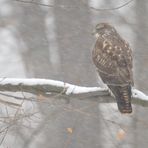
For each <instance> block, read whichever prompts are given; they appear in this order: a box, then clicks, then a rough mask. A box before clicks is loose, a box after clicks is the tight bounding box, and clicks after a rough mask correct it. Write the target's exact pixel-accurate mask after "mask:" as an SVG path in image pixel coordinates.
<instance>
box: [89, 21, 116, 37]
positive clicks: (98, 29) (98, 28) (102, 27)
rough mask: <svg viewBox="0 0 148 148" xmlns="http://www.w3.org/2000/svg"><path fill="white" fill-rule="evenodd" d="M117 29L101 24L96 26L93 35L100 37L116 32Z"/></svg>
mask: <svg viewBox="0 0 148 148" xmlns="http://www.w3.org/2000/svg"><path fill="white" fill-rule="evenodd" d="M115 31H116V30H115V28H114V27H113V26H111V25H110V24H108V23H99V24H97V25H96V27H95V29H94V31H93V33H92V34H93V35H95V36H96V37H98V36H99V35H100V34H104V33H110V32H115Z"/></svg>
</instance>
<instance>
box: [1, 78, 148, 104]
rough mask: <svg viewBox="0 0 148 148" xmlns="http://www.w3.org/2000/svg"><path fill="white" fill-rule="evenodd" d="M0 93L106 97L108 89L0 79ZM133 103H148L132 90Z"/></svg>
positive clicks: (52, 81) (40, 80)
mask: <svg viewBox="0 0 148 148" xmlns="http://www.w3.org/2000/svg"><path fill="white" fill-rule="evenodd" d="M0 91H11V92H19V91H20V92H21V91H22V92H29V93H33V94H46V95H47V94H52V93H54V94H59V93H60V94H63V95H69V96H71V95H88V96H108V95H109V94H110V93H109V91H108V89H106V88H101V87H83V86H77V85H72V84H69V83H65V82H62V81H56V80H49V79H18V78H0ZM132 93H133V98H135V99H134V102H137V101H148V96H147V95H145V94H144V93H143V92H141V91H139V90H137V89H134V88H133V89H132Z"/></svg>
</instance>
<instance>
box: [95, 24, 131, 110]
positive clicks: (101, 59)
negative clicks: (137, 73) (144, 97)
mask: <svg viewBox="0 0 148 148" xmlns="http://www.w3.org/2000/svg"><path fill="white" fill-rule="evenodd" d="M94 34H95V36H96V43H95V46H94V48H93V51H92V59H93V62H94V64H95V66H96V68H97V72H98V73H99V75H100V77H101V79H102V80H103V82H104V83H105V84H107V86H108V88H109V89H110V90H111V92H112V93H113V95H114V96H115V98H116V101H117V106H118V109H119V111H120V112H121V113H131V112H132V106H131V95H132V93H131V86H132V85H133V72H132V67H133V64H132V50H131V48H130V47H129V44H128V43H127V42H126V41H125V40H124V39H122V38H121V36H120V35H119V34H118V33H117V31H116V29H115V28H114V27H113V26H111V25H110V24H108V23H100V24H97V25H96V28H95V32H94Z"/></svg>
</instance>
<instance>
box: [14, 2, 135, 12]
mask: <svg viewBox="0 0 148 148" xmlns="http://www.w3.org/2000/svg"><path fill="white" fill-rule="evenodd" d="M13 1H17V2H22V3H26V4H34V5H39V6H44V7H49V8H62V9H65V8H66V9H67V8H76V9H81V8H80V7H77V6H66V5H56V6H55V5H52V4H44V3H39V2H35V1H25V0H13ZM133 1H134V0H130V1H128V2H126V3H124V4H122V5H120V6H117V7H113V8H94V7H92V6H88V5H87V4H86V3H85V2H84V1H82V2H83V4H84V5H85V6H87V7H88V8H90V9H92V10H95V11H112V10H117V9H121V8H123V7H125V6H127V5H128V4H130V3H131V2H133Z"/></svg>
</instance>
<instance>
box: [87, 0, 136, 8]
mask: <svg viewBox="0 0 148 148" xmlns="http://www.w3.org/2000/svg"><path fill="white" fill-rule="evenodd" d="M133 1H134V0H130V1H128V2H126V3H124V4H122V5H120V6H117V7H114V8H95V7H92V6H89V8H91V9H92V10H95V11H112V10H117V9H121V8H123V7H125V6H127V5H129V4H130V3H131V2H133Z"/></svg>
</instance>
